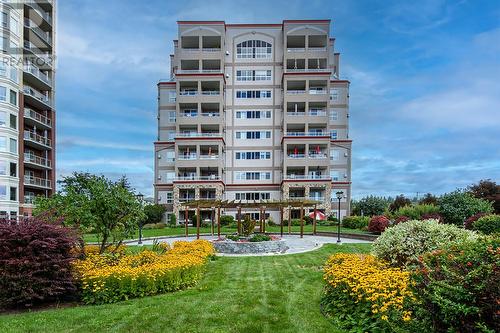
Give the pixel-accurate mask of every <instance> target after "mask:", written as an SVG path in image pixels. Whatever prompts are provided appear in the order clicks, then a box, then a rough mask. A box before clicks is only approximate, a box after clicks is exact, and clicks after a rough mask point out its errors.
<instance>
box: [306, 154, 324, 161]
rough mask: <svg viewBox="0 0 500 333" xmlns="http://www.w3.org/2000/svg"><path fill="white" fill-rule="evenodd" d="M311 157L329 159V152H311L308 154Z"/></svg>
mask: <svg viewBox="0 0 500 333" xmlns="http://www.w3.org/2000/svg"><path fill="white" fill-rule="evenodd" d="M308 157H309V158H312V159H321V160H322V159H327V158H328V154H326V153H321V152H320V153H317V152H313V153H312V152H310V153H309V155H308Z"/></svg>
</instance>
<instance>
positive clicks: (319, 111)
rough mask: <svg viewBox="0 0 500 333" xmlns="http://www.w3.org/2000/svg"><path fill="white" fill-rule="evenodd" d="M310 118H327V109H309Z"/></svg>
mask: <svg viewBox="0 0 500 333" xmlns="http://www.w3.org/2000/svg"><path fill="white" fill-rule="evenodd" d="M307 114H308V115H309V116H313V117H325V116H326V110H325V109H309V111H308V112H307Z"/></svg>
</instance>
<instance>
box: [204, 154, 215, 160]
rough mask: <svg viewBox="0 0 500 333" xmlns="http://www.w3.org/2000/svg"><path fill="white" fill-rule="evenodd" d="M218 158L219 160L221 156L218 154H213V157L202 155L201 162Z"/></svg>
mask: <svg viewBox="0 0 500 333" xmlns="http://www.w3.org/2000/svg"><path fill="white" fill-rule="evenodd" d="M218 158H219V155H217V154H211V155H208V154H201V155H200V160H216V159H218Z"/></svg>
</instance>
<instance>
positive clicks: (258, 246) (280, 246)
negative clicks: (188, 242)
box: [213, 239, 288, 254]
mask: <svg viewBox="0 0 500 333" xmlns="http://www.w3.org/2000/svg"><path fill="white" fill-rule="evenodd" d="M213 245H214V248H215V250H216V251H217V252H219V253H227V254H251V253H284V252H286V250H288V246H287V245H286V243H285V241H284V240H282V239H279V240H270V241H264V242H241V241H240V242H235V241H232V240H229V239H223V240H217V241H213Z"/></svg>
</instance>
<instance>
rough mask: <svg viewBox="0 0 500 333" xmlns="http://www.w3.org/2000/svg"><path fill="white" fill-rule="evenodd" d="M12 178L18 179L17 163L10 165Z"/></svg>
mask: <svg viewBox="0 0 500 333" xmlns="http://www.w3.org/2000/svg"><path fill="white" fill-rule="evenodd" d="M10 176H11V177H17V164H16V163H10Z"/></svg>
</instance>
